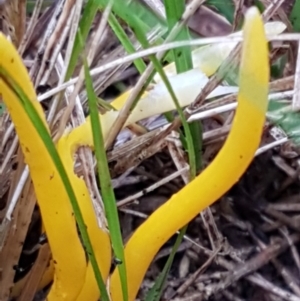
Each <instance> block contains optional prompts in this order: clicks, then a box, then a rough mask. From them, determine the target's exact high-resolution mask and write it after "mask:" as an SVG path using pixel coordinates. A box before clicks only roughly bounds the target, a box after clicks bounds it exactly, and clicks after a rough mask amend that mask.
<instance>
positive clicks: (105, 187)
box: [83, 58, 128, 301]
mask: <svg viewBox="0 0 300 301" xmlns="http://www.w3.org/2000/svg"><path fill="white" fill-rule="evenodd" d="M83 60H84V71H85V84H86V91H87V96H88V104H89V109H90V118H91V126H92V132H93V139H94V147H95V155H96V159H97V169H98V175H99V182H100V187H101V194H102V198H103V203H104V208H105V215H106V218H107V222H108V228H109V232H110V237H111V241H112V248H113V251H114V256H115V257H116V259H118V261H119V262H120V264H118V269H119V272H120V280H121V285H122V293H123V300H124V301H127V300H128V290H127V276H126V275H127V274H126V264H125V257H124V246H123V241H122V235H121V228H120V222H119V217H118V210H117V206H116V199H115V195H114V191H113V188H112V184H111V178H110V173H109V168H108V162H107V157H106V151H105V147H104V139H103V135H102V129H101V123H100V120H99V112H98V109H97V102H98V98H97V95H96V94H95V92H94V88H93V81H92V78H91V75H90V71H89V67H88V64H87V61H86V59H85V58H84V59H83Z"/></svg>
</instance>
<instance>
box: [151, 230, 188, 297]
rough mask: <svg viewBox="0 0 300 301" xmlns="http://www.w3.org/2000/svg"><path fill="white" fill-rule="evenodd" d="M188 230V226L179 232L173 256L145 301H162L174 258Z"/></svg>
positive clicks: (171, 255) (172, 252)
mask: <svg viewBox="0 0 300 301" xmlns="http://www.w3.org/2000/svg"><path fill="white" fill-rule="evenodd" d="M186 230H187V226H185V227H184V228H182V229H181V231H180V232H179V235H178V236H177V238H176V241H175V244H174V246H173V248H172V251H171V254H170V256H169V257H168V260H167V262H166V264H165V266H164V268H163V270H162V272H161V273H160V275H159V276H158V278H157V279H156V281H155V284H154V285H153V286H152V287H151V289H150V290H149V292H148V293H147V296H146V298H145V301H159V300H160V298H161V294H162V291H163V288H164V284H165V282H166V280H167V276H168V274H169V272H170V269H171V266H172V263H173V260H174V257H175V255H176V252H177V250H178V248H179V246H180V244H181V242H182V239H183V237H184V235H185V233H186Z"/></svg>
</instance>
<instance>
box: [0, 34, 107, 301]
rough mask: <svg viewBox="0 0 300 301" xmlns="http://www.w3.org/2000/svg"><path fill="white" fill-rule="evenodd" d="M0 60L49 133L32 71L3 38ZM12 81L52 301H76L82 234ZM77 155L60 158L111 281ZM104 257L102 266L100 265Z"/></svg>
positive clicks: (3, 85)
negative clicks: (49, 264)
mask: <svg viewBox="0 0 300 301" xmlns="http://www.w3.org/2000/svg"><path fill="white" fill-rule="evenodd" d="M0 58H1V60H0V66H1V68H3V69H4V70H5V71H6V72H8V74H9V77H10V78H12V79H13V80H14V81H15V82H16V84H18V85H19V86H20V88H21V89H22V90H23V92H24V93H25V94H26V95H27V97H28V98H29V99H30V100H31V101H32V104H33V105H34V107H35V109H36V110H37V112H39V115H40V117H41V118H42V120H43V122H44V124H45V126H46V127H47V124H46V120H45V118H44V114H43V111H42V108H41V106H40V104H39V103H38V102H37V100H36V95H35V91H34V88H33V86H32V84H31V82H30V79H29V76H28V73H27V70H26V69H25V67H24V66H23V63H22V61H21V59H20V57H19V55H18V53H17V51H16V50H15V49H14V47H13V46H12V44H11V43H10V42H8V41H7V40H6V38H5V37H4V36H3V35H2V34H0ZM8 80H9V79H7V78H4V77H1V78H0V92H1V95H2V97H3V100H4V101H5V103H6V105H7V108H8V110H9V113H10V115H11V118H12V120H13V123H14V125H15V129H16V131H17V134H18V136H19V140H20V145H21V147H22V150H23V153H24V156H25V160H26V163H27V164H28V166H29V169H30V174H31V178H32V181H33V184H34V187H35V193H36V196H37V200H38V204H39V207H40V210H41V214H42V219H43V224H44V227H45V230H46V233H47V237H48V241H49V244H50V247H51V251H52V257H53V263H54V266H55V274H54V283H53V285H52V288H51V290H50V293H49V295H48V300H49V301H50V300H55V301H57V300H66V301H67V300H70V301H71V300H75V299H76V297H77V296H78V294H79V293H80V292H81V289H82V287H83V285H84V283H85V276H86V271H87V264H86V258H85V253H84V250H83V248H82V245H81V242H80V239H79V236H78V233H77V228H76V223H75V220H74V216H73V210H72V208H71V204H70V201H69V197H68V194H67V192H66V190H65V187H64V184H63V182H62V180H61V178H60V175H59V173H58V171H57V170H56V167H55V165H54V162H53V160H52V158H51V156H50V155H49V153H48V151H47V148H46V146H45V144H44V143H43V141H42V140H41V139H40V137H39V134H38V132H37V131H36V129H35V127H34V125H33V124H32V122H31V120H30V118H29V117H28V116H27V114H26V112H25V110H24V108H23V107H22V105H21V102H20V101H19V99H18V98H17V96H16V95H15V93H14V92H13V90H12V89H11V87H10V86H9V84H8ZM72 151H75V146H74V145H73V144H71V145H68V149H64V150H60V155H61V156H62V159H63V163H64V166H65V168H66V169H67V173H68V176H69V177H70V181H71V184H72V186H73V188H74V191H75V194H76V197H77V198H78V199H80V208H81V210H82V214H83V217H84V219H85V221H86V225H87V228H88V232H89V234H90V235H91V236H92V237H91V238H92V245H93V247H94V250H95V251H97V260H98V263H99V266H100V269H101V272H102V273H103V276H104V278H105V279H106V278H107V275H108V273H109V268H110V260H111V249H110V241H109V236H108V233H106V231H103V230H101V229H100V228H99V227H98V225H97V221H96V216H95V214H94V211H93V207H92V204H91V201H90V198H89V194H88V191H87V188H86V186H85V184H84V182H83V180H80V179H78V178H77V177H76V176H75V175H74V172H73V161H72V157H71V156H72V155H73V153H72ZM100 249H101V250H100ZM100 256H101V258H102V259H101V260H100V259H99V258H100Z"/></svg>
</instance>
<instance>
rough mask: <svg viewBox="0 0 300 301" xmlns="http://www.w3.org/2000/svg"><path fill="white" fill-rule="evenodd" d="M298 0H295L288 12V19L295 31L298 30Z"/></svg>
mask: <svg viewBox="0 0 300 301" xmlns="http://www.w3.org/2000/svg"><path fill="white" fill-rule="evenodd" d="M299 12H300V0H296V1H295V3H294V6H293V9H292V12H291V14H290V21H291V23H292V25H293V28H294V30H295V31H297V32H300V13H299Z"/></svg>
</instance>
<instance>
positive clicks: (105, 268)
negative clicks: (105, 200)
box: [57, 131, 111, 301]
mask: <svg viewBox="0 0 300 301" xmlns="http://www.w3.org/2000/svg"><path fill="white" fill-rule="evenodd" d="M89 132H90V135H87V136H85V138H88V139H85V140H84V141H83V140H82V139H78V138H77V137H76V138H75V139H74V136H71V137H68V136H65V137H64V138H62V139H60V140H59V141H58V143H57V150H58V153H59V154H60V157H61V159H62V161H63V162H64V164H65V167H66V171H67V173H68V176H69V179H70V181H71V183H72V186H73V187H76V189H75V194H76V198H77V200H78V204H79V206H80V210H81V212H82V215H83V217H84V220H85V223H86V225H87V231H88V234H89V237H90V239H91V243H92V247H93V250H94V253H95V256H96V260H97V263H98V266H99V268H100V271H101V274H102V277H103V279H104V281H105V280H106V279H107V277H108V274H109V270H110V266H111V244H110V239H109V235H108V232H107V231H106V230H105V226H106V225H105V224H104V225H102V226H101V227H99V224H98V222H97V217H96V214H95V211H94V208H93V205H92V202H91V199H90V196H89V192H88V189H87V187H86V184H85V182H84V181H83V180H82V179H79V178H78V177H77V176H76V175H75V174H74V171H73V166H74V160H73V158H74V154H75V152H76V150H77V148H78V147H80V146H82V145H86V146H92V144H93V137H92V132H91V131H89ZM98 298H99V288H98V285H97V283H96V279H95V277H94V271H93V268H92V265H91V264H90V263H88V267H87V273H86V277H85V281H84V285H83V288H82V290H81V291H80V294H79V296H78V297H77V298H76V300H77V301H81V300H82V301H85V300H97V299H98Z"/></svg>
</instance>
